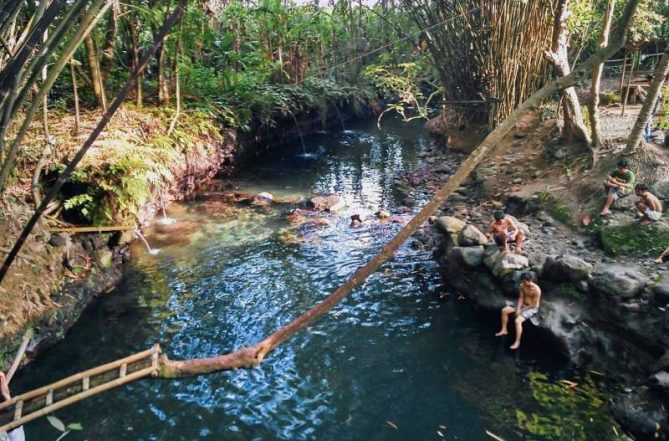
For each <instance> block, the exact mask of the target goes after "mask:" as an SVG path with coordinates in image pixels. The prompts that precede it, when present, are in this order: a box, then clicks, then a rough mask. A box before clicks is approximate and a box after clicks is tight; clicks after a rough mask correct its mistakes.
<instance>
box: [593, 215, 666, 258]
mask: <svg viewBox="0 0 669 441" xmlns="http://www.w3.org/2000/svg"><path fill="white" fill-rule="evenodd" d="M599 237H600V240H601V242H602V246H603V247H604V250H605V251H606V252H607V253H610V254H613V255H618V254H627V255H638V254H651V255H654V254H659V253H661V252H662V250H664V249H665V248H666V247H667V245H669V226H668V225H667V224H665V223H655V224H652V225H641V224H640V223H638V222H630V223H628V224H624V225H603V226H602V227H601V229H600V231H599Z"/></svg>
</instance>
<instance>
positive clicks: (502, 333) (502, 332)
mask: <svg viewBox="0 0 669 441" xmlns="http://www.w3.org/2000/svg"><path fill="white" fill-rule="evenodd" d="M507 334H508V332H506V331H499V332H498V333H497V334H495V337H503V336H505V335H507Z"/></svg>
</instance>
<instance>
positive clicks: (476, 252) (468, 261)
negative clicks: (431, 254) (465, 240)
mask: <svg viewBox="0 0 669 441" xmlns="http://www.w3.org/2000/svg"><path fill="white" fill-rule="evenodd" d="M448 260H449V263H451V264H453V265H455V266H462V265H464V266H466V267H469V268H475V267H477V266H479V265H481V262H483V247H482V246H477V247H454V248H453V249H452V250H451V252H450V253H449V254H448Z"/></svg>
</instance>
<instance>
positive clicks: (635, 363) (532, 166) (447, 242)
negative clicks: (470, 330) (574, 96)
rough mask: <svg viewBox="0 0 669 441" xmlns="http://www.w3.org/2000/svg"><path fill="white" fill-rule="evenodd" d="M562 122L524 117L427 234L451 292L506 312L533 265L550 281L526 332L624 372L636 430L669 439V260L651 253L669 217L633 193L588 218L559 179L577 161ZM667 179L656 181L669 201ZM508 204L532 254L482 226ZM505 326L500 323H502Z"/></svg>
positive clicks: (615, 406) (621, 394) (615, 374)
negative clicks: (506, 246) (497, 241)
mask: <svg viewBox="0 0 669 441" xmlns="http://www.w3.org/2000/svg"><path fill="white" fill-rule="evenodd" d="M552 133H554V131H553V129H552V127H551V123H550V122H545V121H544V122H542V121H540V120H539V119H538V118H535V117H528V118H526V119H525V120H524V121H523V122H521V123H519V124H518V127H517V128H516V130H515V131H514V132H513V133H512V134H510V135H509V136H508V137H507V138H506V139H505V140H504V141H503V143H502V144H501V145H500V146H499V147H498V149H497V150H496V152H495V154H494V155H493V156H492V157H490V158H488V159H486V160H485V161H484V163H483V164H482V165H481V166H479V168H478V169H477V170H476V172H475V173H474V174H473V175H472V176H471V177H470V179H469V180H468V181H467V182H466V183H465V184H464V185H463V186H462V187H460V188H459V189H458V191H457V192H456V193H455V194H453V195H452V196H451V197H450V198H449V200H448V201H447V203H446V204H445V205H444V206H443V207H442V211H441V213H440V214H439V216H437V217H435V218H434V226H433V227H432V228H431V229H428V228H426V229H424V230H423V231H422V233H420V234H419V235H418V237H419V240H420V241H421V242H422V243H423V244H426V246H433V247H435V250H436V252H435V254H436V256H437V259H438V260H439V262H440V263H441V267H442V270H443V273H444V275H445V279H446V283H447V285H448V287H449V289H448V292H449V293H450V296H449V297H451V298H453V299H459V300H460V301H468V302H470V303H471V304H472V305H474V307H476V308H481V309H484V310H488V311H491V312H494V313H495V315H496V313H497V312H498V311H499V310H500V309H501V308H502V307H503V306H504V304H505V302H507V301H512V302H515V300H516V299H517V295H518V280H519V276H520V274H521V273H522V272H525V271H530V272H532V273H533V274H534V275H535V277H536V279H537V281H538V284H539V285H540V286H541V288H542V291H543V296H542V304H541V312H540V314H539V318H538V320H536V321H535V323H532V324H527V325H526V327H525V329H526V332H524V334H523V340H524V341H526V342H528V343H529V344H532V343H539V344H540V345H542V346H543V347H545V348H550V349H547V350H551V351H556V352H559V353H560V354H562V355H563V356H564V357H567V358H568V359H569V360H570V361H571V362H572V364H573V366H574V368H575V369H577V370H579V371H583V372H586V373H587V372H594V373H595V374H594V375H600V376H604V377H607V378H609V379H615V384H616V386H615V387H614V389H615V392H614V393H615V397H614V398H613V399H612V400H611V402H610V403H609V408H610V410H611V412H612V413H613V415H614V416H615V417H616V419H617V420H618V421H619V422H620V423H621V425H622V426H623V427H624V428H625V429H626V430H628V431H629V433H631V434H632V435H633V436H634V437H635V439H669V424H668V420H667V413H666V411H665V410H664V409H665V407H664V406H666V405H667V403H668V401H667V399H668V398H669V332H668V331H669V318H668V316H667V315H668V314H669V312H668V311H667V309H668V308H669V295H668V294H669V271H667V268H666V267H665V266H664V265H654V264H653V263H652V259H651V256H653V254H654V253H656V252H657V250H658V249H661V248H663V247H664V245H667V244H669V241H667V240H664V238H666V234H667V232H669V222H667V221H666V220H663V221H661V222H658V223H656V224H654V225H653V226H650V227H648V226H641V225H639V222H638V219H636V218H635V217H634V211H633V210H632V208H633V201H634V199H635V198H634V197H633V196H631V197H628V198H626V199H629V200H625V201H623V203H619V204H618V207H617V210H616V213H615V214H614V215H613V216H612V217H610V218H608V219H601V218H596V217H595V216H593V218H594V219H595V220H594V221H593V222H592V223H590V225H588V226H587V227H584V226H580V227H579V226H578V225H577V223H576V222H575V219H574V218H576V219H578V218H579V217H580V215H574V212H575V211H576V210H577V209H578V208H582V207H578V205H576V204H574V203H573V202H574V201H573V200H572V199H570V198H568V197H565V198H561V197H560V193H559V192H558V191H552V189H553V188H556V187H559V186H563V187H564V188H569V182H568V181H565V176H564V170H565V169H567V170H568V168H567V167H569V165H570V164H573V161H574V156H573V155H572V154H565V156H563V158H561V159H557V158H555V155H554V152H555V151H556V150H557V149H563V150H565V151H567V150H569V149H570V148H571V147H570V146H566V147H563V146H559V144H557V143H556V141H554V140H552V139H551V134H552ZM558 156H559V155H558ZM430 161H431V162H433V163H447V164H453V163H454V162H457V161H458V154H456V153H453V152H448V151H441V152H440V151H436V150H435V151H434V152H433V154H432V158H430ZM591 173H593V172H591ZM591 179H592V178H591ZM601 179H603V176H602V178H601ZM416 180H420V181H423V182H428V183H431V185H434V186H435V187H436V186H438V185H439V184H440V183H441V182H442V180H443V177H442V176H440V175H438V174H434V173H430V172H429V171H427V172H426V173H423V174H422V175H421V174H417V175H416V176H411V177H407V179H406V182H407V183H409V184H413V183H415V182H413V181H416ZM593 182H598V181H593ZM599 185H601V184H599ZM663 185H664V184H659V185H658V186H657V189H656V193H658V194H660V196H661V197H663V198H664V199H665V202H666V201H669V194H666V192H662V187H663ZM564 188H563V190H564ZM593 192H596V193H597V194H599V193H600V192H601V191H600V190H599V189H598V188H596V187H595V188H594V189H593ZM602 198H603V196H602V197H600V198H595V199H601V201H599V203H601V202H603V199H602ZM497 209H504V210H505V212H506V213H507V214H508V215H511V216H516V222H517V224H518V225H519V226H520V228H521V229H523V230H524V231H525V233H526V236H527V237H528V238H529V241H528V243H527V244H526V245H525V246H524V247H523V253H522V254H514V253H502V252H501V251H500V250H499V248H498V247H497V246H496V245H494V244H491V243H489V242H488V240H487V238H486V237H485V235H484V234H483V233H482V231H483V232H485V231H486V229H487V226H488V225H489V223H490V221H491V220H492V218H493V216H492V214H493V211H494V210H497ZM430 232H432V233H433V234H434V235H435V236H432V235H431V233H430ZM665 242H666V243H665ZM655 256H656V254H655ZM486 316H490V314H486ZM498 327H499V323H498V322H495V323H490V332H491V334H493V333H494V332H495V331H496V330H497V328H498ZM512 334H513V332H512ZM510 343H511V341H509V344H510ZM520 350H521V351H522V350H523V347H522V346H521V349H520Z"/></svg>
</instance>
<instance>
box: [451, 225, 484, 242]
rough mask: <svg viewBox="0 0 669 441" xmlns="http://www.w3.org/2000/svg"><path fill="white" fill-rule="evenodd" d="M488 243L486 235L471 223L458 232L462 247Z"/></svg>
mask: <svg viewBox="0 0 669 441" xmlns="http://www.w3.org/2000/svg"><path fill="white" fill-rule="evenodd" d="M486 243H488V238H487V237H486V235H485V234H483V233H481V231H480V230H479V229H478V228H476V227H475V226H474V225H471V224H470V225H467V226H466V227H464V228H463V229H462V230H460V233H459V234H458V245H460V246H462V247H472V246H478V245H485V244H486Z"/></svg>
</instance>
